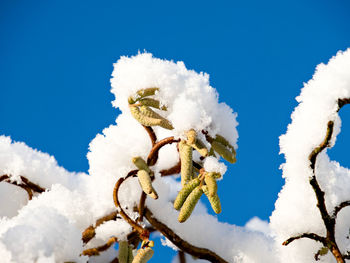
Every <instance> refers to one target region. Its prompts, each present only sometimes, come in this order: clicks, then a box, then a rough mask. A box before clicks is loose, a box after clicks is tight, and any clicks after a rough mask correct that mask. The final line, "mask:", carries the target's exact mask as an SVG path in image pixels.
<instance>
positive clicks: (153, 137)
mask: <svg viewBox="0 0 350 263" xmlns="http://www.w3.org/2000/svg"><path fill="white" fill-rule="evenodd" d="M142 127H143V128H145V130H146V131H147V133H148V135H149V138H150V139H151V143H152V147H153V146H154V145H155V144H156V141H157V136H156V134H155V133H154V130H153V129H152V127H150V126H145V125H142Z"/></svg>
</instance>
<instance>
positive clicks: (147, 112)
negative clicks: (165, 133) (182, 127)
mask: <svg viewBox="0 0 350 263" xmlns="http://www.w3.org/2000/svg"><path fill="white" fill-rule="evenodd" d="M140 112H141V114H142V115H144V116H146V117H150V118H152V119H157V120H160V123H159V124H158V126H161V127H163V128H164V129H168V130H172V129H174V127H173V126H172V125H171V123H170V122H169V121H168V120H167V119H165V118H164V117H163V116H161V115H159V114H158V113H156V112H155V111H153V110H152V109H151V108H150V107H147V106H141V107H140Z"/></svg>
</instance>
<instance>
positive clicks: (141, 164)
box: [132, 156, 151, 173]
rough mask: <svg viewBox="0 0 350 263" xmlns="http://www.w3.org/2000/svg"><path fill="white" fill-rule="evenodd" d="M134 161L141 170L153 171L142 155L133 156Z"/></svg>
mask: <svg viewBox="0 0 350 263" xmlns="http://www.w3.org/2000/svg"><path fill="white" fill-rule="evenodd" d="M132 162H133V163H134V164H135V166H136V167H137V168H138V169H139V170H145V171H146V172H147V173H151V170H150V169H149V167H148V165H147V163H146V162H145V160H144V159H142V158H141V157H140V156H137V157H134V158H132Z"/></svg>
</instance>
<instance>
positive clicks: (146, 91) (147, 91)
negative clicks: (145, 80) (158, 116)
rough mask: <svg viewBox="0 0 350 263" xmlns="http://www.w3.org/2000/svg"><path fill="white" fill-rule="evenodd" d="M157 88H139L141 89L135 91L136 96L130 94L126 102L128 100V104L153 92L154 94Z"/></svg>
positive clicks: (151, 94)
mask: <svg viewBox="0 0 350 263" xmlns="http://www.w3.org/2000/svg"><path fill="white" fill-rule="evenodd" d="M158 90H159V88H147V89H141V90H139V91H137V92H136V96H130V97H129V98H128V102H129V104H134V103H136V102H137V101H138V100H140V99H142V98H144V97H148V96H153V95H154V94H156V91H158Z"/></svg>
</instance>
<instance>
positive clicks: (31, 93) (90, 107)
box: [0, 0, 350, 262]
mask: <svg viewBox="0 0 350 263" xmlns="http://www.w3.org/2000/svg"><path fill="white" fill-rule="evenodd" d="M349 14H350V2H349V1H348V0H333V1H329V0H328V1H326V0H312V1H310V0H309V1H305V0H294V1H280V0H278V1H277V0H276V1H258V0H255V1H252V0H251V1H216V2H215V3H214V1H182V0H181V1H152V0H149V1H118V0H114V1H102V0H101V1H90V0H84V1H83V0H82V1H67V0H60V1H39V0H37V1H20V0H11V1H10V0H7V1H6V0H2V1H0V87H1V89H0V98H1V103H0V134H5V135H10V136H11V137H12V138H13V139H14V140H16V141H24V142H26V143H27V144H28V145H29V146H31V147H33V148H37V149H39V150H41V151H44V152H48V153H50V154H52V155H54V156H55V157H56V159H57V161H58V163H59V164H60V165H62V166H64V167H65V168H67V169H68V170H71V171H87V169H88V162H87V159H86V153H87V150H88V144H89V142H90V141H91V140H92V139H93V138H94V137H95V135H96V134H97V133H99V132H101V131H102V129H103V128H104V127H107V126H108V125H110V124H113V123H114V120H115V118H116V116H117V114H118V111H117V110H116V109H114V108H112V106H111V103H110V102H111V101H112V100H113V96H112V95H111V94H110V92H109V89H110V83H109V79H110V75H111V72H112V64H113V63H114V62H115V61H116V60H117V59H118V58H119V57H120V56H122V55H135V54H136V53H137V52H138V51H139V50H140V51H143V50H147V51H149V52H151V53H153V54H154V56H156V57H160V58H166V59H173V60H175V61H177V60H182V61H184V62H185V64H186V66H187V67H188V68H190V69H194V70H196V71H205V72H207V73H209V74H210V80H211V84H212V86H213V87H215V88H216V89H217V90H218V92H219V94H220V100H221V101H225V102H226V103H227V104H229V105H230V106H231V107H232V108H233V109H234V110H235V111H236V112H238V121H239V123H240V124H239V126H238V131H239V135H240V138H239V141H238V145H239V149H238V152H237V157H238V162H237V164H235V165H229V172H228V174H226V176H225V178H224V180H223V181H221V182H220V184H219V194H220V197H221V200H222V206H223V213H222V214H220V215H219V219H220V220H221V221H226V222H229V223H234V224H237V225H244V224H245V222H246V221H247V220H249V219H250V218H251V217H253V216H259V217H260V218H262V219H265V220H267V219H268V217H269V215H270V214H271V212H272V210H273V209H274V202H275V200H276V198H277V193H278V192H279V190H280V188H281V186H282V184H283V180H282V179H281V171H280V170H279V169H278V168H279V165H280V164H281V163H283V156H279V154H278V153H279V146H278V137H279V135H281V134H282V133H284V132H285V131H286V127H287V124H288V123H289V122H290V114H291V112H292V110H293V108H294V107H295V106H296V105H297V103H296V101H295V99H294V98H295V97H296V96H297V95H298V94H299V92H300V88H301V87H302V84H303V82H305V81H307V80H309V79H310V78H311V76H312V74H313V72H314V68H315V66H316V65H317V64H319V63H320V62H327V61H328V59H329V58H330V57H331V56H332V55H334V54H335V53H336V52H337V50H344V49H346V48H347V47H350V15H349ZM341 116H342V117H343V120H344V125H343V133H342V134H341V135H340V136H339V138H338V143H340V144H342V145H339V144H338V145H337V146H336V147H335V149H334V150H332V151H331V157H332V158H335V159H337V160H338V161H340V162H342V163H343V164H344V165H346V164H350V156H349V154H348V151H347V149H348V147H347V146H349V143H348V138H346V136H345V135H344V134H349V132H350V112H347V111H346V110H344V111H343V112H342V113H341ZM159 251H160V250H157V252H159ZM169 251H170V250H162V252H159V253H156V256H155V258H154V260H152V262H168V261H170V259H168V258H165V257H164V258H163V260H161V257H162V256H164V255H165V254H166V253H169Z"/></svg>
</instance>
